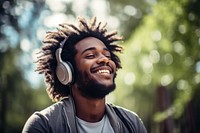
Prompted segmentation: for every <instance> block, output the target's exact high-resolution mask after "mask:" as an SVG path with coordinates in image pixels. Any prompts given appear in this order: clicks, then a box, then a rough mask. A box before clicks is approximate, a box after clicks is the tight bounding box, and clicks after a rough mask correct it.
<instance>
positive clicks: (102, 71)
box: [75, 37, 116, 98]
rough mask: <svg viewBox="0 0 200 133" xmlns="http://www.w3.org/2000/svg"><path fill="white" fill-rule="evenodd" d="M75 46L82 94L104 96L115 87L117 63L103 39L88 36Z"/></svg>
mask: <svg viewBox="0 0 200 133" xmlns="http://www.w3.org/2000/svg"><path fill="white" fill-rule="evenodd" d="M75 48H76V50H77V54H76V56H75V62H76V69H77V81H75V82H76V84H77V86H78V88H79V90H80V91H81V93H82V95H84V96H86V97H88V98H103V97H105V95H107V94H108V93H110V92H111V91H113V90H114V89H115V83H114V79H115V74H116V65H115V63H114V62H113V61H112V60H111V54H110V52H109V50H108V49H107V47H106V46H105V45H104V43H103V42H102V41H100V40H99V39H97V38H94V37H87V38H85V39H83V40H81V41H79V42H78V43H77V44H76V45H75Z"/></svg>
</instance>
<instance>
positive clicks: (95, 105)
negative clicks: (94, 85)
mask: <svg viewBox="0 0 200 133" xmlns="http://www.w3.org/2000/svg"><path fill="white" fill-rule="evenodd" d="M72 95H73V97H74V101H75V107H76V115H77V117H79V118H80V119H82V120H84V121H87V122H97V121H100V120H101V119H102V118H103V116H104V113H105V98H102V99H91V98H87V97H84V96H82V95H81V92H80V91H79V90H78V88H77V87H73V88H72Z"/></svg>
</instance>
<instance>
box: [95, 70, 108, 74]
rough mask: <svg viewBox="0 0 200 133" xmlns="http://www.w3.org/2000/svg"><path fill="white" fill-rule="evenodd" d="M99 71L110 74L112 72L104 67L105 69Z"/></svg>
mask: <svg viewBox="0 0 200 133" xmlns="http://www.w3.org/2000/svg"><path fill="white" fill-rule="evenodd" d="M97 73H98V74H101V73H109V74H110V71H109V70H106V69H104V70H99V71H97Z"/></svg>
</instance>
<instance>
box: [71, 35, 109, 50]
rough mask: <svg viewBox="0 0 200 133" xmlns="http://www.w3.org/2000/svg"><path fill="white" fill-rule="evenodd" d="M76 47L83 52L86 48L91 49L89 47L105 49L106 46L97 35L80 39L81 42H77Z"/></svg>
mask: <svg viewBox="0 0 200 133" xmlns="http://www.w3.org/2000/svg"><path fill="white" fill-rule="evenodd" d="M75 48H76V50H77V51H78V52H82V51H84V50H85V49H89V48H96V49H98V48H102V49H105V48H106V46H105V44H104V43H103V42H102V41H101V40H99V39H97V38H95V37H86V38H84V39H82V40H80V41H79V42H77V43H76V44H75Z"/></svg>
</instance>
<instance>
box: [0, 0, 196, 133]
mask: <svg viewBox="0 0 200 133" xmlns="http://www.w3.org/2000/svg"><path fill="white" fill-rule="evenodd" d="M77 16H84V17H86V18H90V17H92V16H97V20H98V21H103V22H107V23H108V26H107V27H108V29H117V30H118V31H119V34H120V35H123V36H124V38H125V40H124V42H123V46H124V53H123V54H122V55H120V58H121V60H122V65H123V69H121V70H119V71H118V75H117V80H116V82H117V89H116V91H115V92H114V93H112V94H110V95H109V96H108V98H107V100H108V102H111V103H114V104H117V105H120V106H123V107H125V108H128V109H130V110H132V111H135V112H136V113H137V114H138V115H139V116H140V117H141V118H142V120H143V122H144V124H145V126H146V128H147V130H148V132H149V133H200V126H199V123H200V53H199V51H200V1H199V0H0V64H1V65H0V132H1V133H20V132H21V130H22V128H23V125H24V123H25V121H26V120H27V119H28V117H29V116H30V115H31V114H32V113H33V112H34V111H37V110H41V109H44V108H46V107H47V106H49V105H51V104H52V101H51V100H50V99H49V98H48V96H47V94H46V90H45V89H46V86H45V84H44V82H43V76H42V75H39V74H37V73H36V72H34V69H35V68H36V67H35V65H34V63H33V62H34V61H35V60H36V56H35V53H36V52H37V51H38V48H39V47H40V46H41V41H42V40H43V38H44V36H45V34H46V31H50V30H56V27H57V26H58V24H60V23H64V22H65V23H74V22H75V20H76V17H77Z"/></svg>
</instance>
